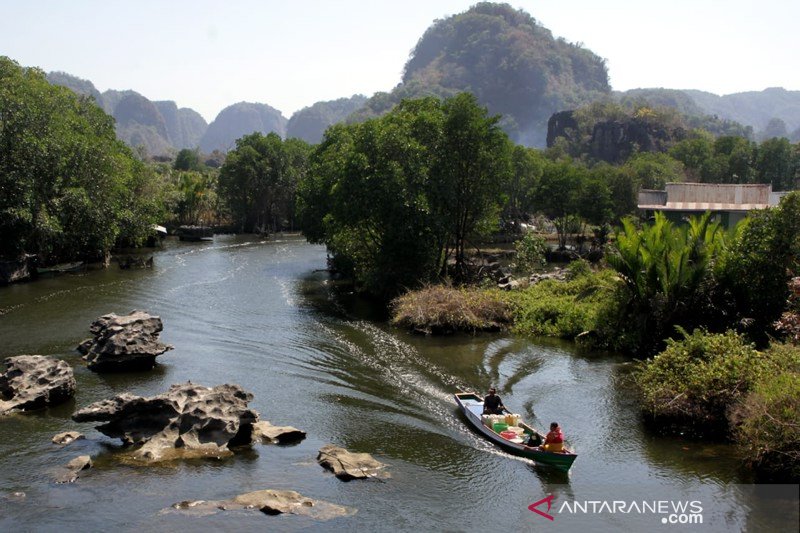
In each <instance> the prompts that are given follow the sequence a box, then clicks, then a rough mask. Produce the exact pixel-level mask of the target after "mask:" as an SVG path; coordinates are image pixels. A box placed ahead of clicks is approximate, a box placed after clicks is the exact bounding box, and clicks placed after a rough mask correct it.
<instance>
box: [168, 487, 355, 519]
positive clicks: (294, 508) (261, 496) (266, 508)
mask: <svg viewBox="0 0 800 533" xmlns="http://www.w3.org/2000/svg"><path fill="white" fill-rule="evenodd" d="M236 509H258V510H260V511H261V512H262V513H264V514H268V515H277V514H296V515H304V516H310V517H311V518H315V519H317V520H330V519H331V518H337V517H341V516H351V515H354V514H355V513H356V510H355V509H352V508H349V507H343V506H341V505H336V504H333V503H328V502H323V501H318V500H312V499H311V498H306V497H305V496H303V495H302V494H299V493H297V492H295V491H293V490H272V489H266V490H258V491H255V492H248V493H246V494H240V495H239V496H236V497H234V498H232V499H230V500H217V501H205V500H195V501H182V502H180V503H176V504H174V505H173V506H172V508H171V509H170V511H173V512H174V511H179V512H183V513H186V514H193V515H200V516H204V515H209V514H214V513H218V512H220V511H231V510H236Z"/></svg>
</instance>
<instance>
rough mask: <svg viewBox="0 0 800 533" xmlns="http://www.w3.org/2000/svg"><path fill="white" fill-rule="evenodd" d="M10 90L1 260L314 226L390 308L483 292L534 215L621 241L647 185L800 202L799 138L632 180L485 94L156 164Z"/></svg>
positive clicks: (699, 141)
mask: <svg viewBox="0 0 800 533" xmlns="http://www.w3.org/2000/svg"><path fill="white" fill-rule="evenodd" d="M0 80H2V92H0V142H2V150H0V190H2V193H3V194H2V197H0V229H1V230H2V234H3V239H2V242H1V243H0V256H2V257H5V258H15V257H17V256H18V255H20V254H22V253H32V254H36V255H38V256H39V257H40V259H41V261H43V262H50V263H52V262H56V261H61V260H64V261H66V260H73V259H85V260H94V259H100V258H102V257H104V256H106V255H107V254H108V252H109V251H110V250H111V249H112V248H113V247H115V246H135V245H139V244H141V243H143V242H144V241H145V240H146V239H147V237H148V236H150V235H151V234H152V229H151V228H152V226H153V224H156V223H158V224H167V225H181V224H204V225H217V226H225V227H227V228H229V229H230V230H233V231H240V232H272V231H281V230H287V229H292V230H293V229H301V230H302V231H303V232H304V233H305V234H306V235H307V236H308V238H309V239H310V240H311V241H312V242H320V243H324V244H326V245H327V246H328V248H329V250H330V251H331V252H332V254H333V256H334V261H335V263H336V267H337V268H338V269H340V270H342V271H343V272H345V273H347V274H350V275H352V277H353V278H354V279H356V281H357V282H358V283H359V285H360V286H361V287H362V288H363V289H365V290H367V291H372V292H378V293H384V294H389V293H392V292H396V291H397V290H400V289H401V288H404V287H411V286H415V285H418V284H419V283H422V282H425V281H431V280H435V279H438V278H440V277H450V278H454V279H458V278H465V277H467V276H468V275H469V272H468V268H467V261H466V257H467V255H468V252H469V249H470V248H474V247H476V246H478V245H479V242H480V237H481V235H485V234H487V233H490V232H493V231H498V230H500V228H504V229H505V230H506V231H514V230H516V229H517V228H518V227H519V223H520V222H523V221H528V220H529V219H531V217H532V216H533V215H535V214H544V215H546V216H547V217H548V218H550V219H551V220H552V221H553V225H554V227H555V231H556V233H557V234H558V240H559V245H560V246H561V247H565V246H566V245H567V239H568V237H569V236H570V235H573V234H581V235H582V234H584V233H585V232H586V230H587V228H588V227H594V228H604V227H605V230H602V231H600V233H601V234H607V233H608V226H609V225H613V224H616V223H618V222H619V221H620V220H621V219H622V217H624V216H626V215H628V214H631V213H634V212H635V210H636V203H637V192H638V190H639V189H641V188H655V189H658V188H663V186H664V184H665V183H667V182H669V181H684V180H701V181H714V182H725V181H731V180H736V181H742V182H753V181H766V182H769V183H772V184H773V187H774V188H775V189H789V188H794V187H795V186H796V183H797V175H798V168H799V166H798V165H800V163H798V161H800V157H798V153H799V151H798V146H797V145H792V144H790V143H788V141H786V140H785V139H769V140H767V141H764V142H763V143H761V144H760V145H756V144H755V143H752V142H750V141H748V140H747V139H744V138H739V137H719V138H716V139H715V138H713V137H711V136H710V135H708V134H706V133H703V132H702V131H696V132H693V133H691V134H690V135H689V136H688V137H687V138H685V139H684V140H682V141H680V142H678V143H675V144H674V145H673V146H672V147H671V148H670V150H669V151H668V152H666V153H649V152H637V153H634V154H632V155H631V156H630V157H629V158H628V159H627V160H626V161H624V162H623V163H622V164H617V165H612V164H609V163H604V162H594V161H590V160H587V159H586V158H583V157H580V156H574V155H572V154H570V153H569V152H568V151H567V150H565V149H564V147H563V146H558V145H557V146H554V147H553V148H550V149H548V150H546V151H542V150H536V149H531V148H526V147H523V146H519V145H514V144H513V143H512V142H511V141H510V140H509V138H508V137H507V136H506V135H505V134H504V133H503V131H502V130H501V128H500V124H501V120H502V119H501V117H496V116H491V115H489V114H488V112H487V111H486V109H485V108H483V107H482V106H480V105H478V104H477V101H476V99H475V98H474V97H473V96H471V95H468V94H459V95H456V96H454V97H451V98H448V99H445V100H439V99H436V98H422V99H416V100H406V101H403V102H402V103H401V104H399V105H398V106H396V107H395V108H394V109H393V110H392V111H390V112H389V113H387V114H385V115H383V116H382V117H379V118H374V119H370V120H367V121H364V122H362V123H359V124H339V125H335V126H332V127H331V128H329V129H328V130H327V132H326V134H325V137H324V139H323V140H322V142H321V143H320V144H319V145H315V146H311V145H308V144H306V143H304V142H303V141H300V140H297V139H288V140H282V139H281V138H280V137H279V136H278V135H276V134H268V135H263V134H260V133H254V134H251V135H247V136H244V137H242V138H241V139H239V140H238V141H237V143H236V147H235V149H234V150H232V151H230V152H229V153H228V154H221V153H214V154H210V155H208V156H204V155H203V154H200V152H199V151H198V150H196V149H195V150H182V151H180V152H179V153H178V154H177V156H176V158H175V160H174V162H172V161H164V160H158V161H143V160H142V159H143V157H142V154H140V153H137V152H136V151H131V150H130V149H128V148H126V147H125V146H124V145H123V144H121V143H119V142H118V141H117V139H116V138H115V136H114V124H113V119H112V118H111V117H109V116H108V115H106V114H105V113H103V112H102V111H101V110H100V109H99V108H98V107H96V106H95V105H94V104H93V102H92V101H91V99H89V98H86V97H79V96H76V95H75V94H74V93H72V92H70V91H68V90H66V89H64V88H61V87H56V86H53V85H50V84H49V83H48V82H47V80H46V78H45V76H44V74H43V73H42V72H41V71H39V70H37V69H27V68H22V67H20V66H19V65H17V64H16V63H15V62H13V61H11V60H10V59H7V58H2V60H0Z"/></svg>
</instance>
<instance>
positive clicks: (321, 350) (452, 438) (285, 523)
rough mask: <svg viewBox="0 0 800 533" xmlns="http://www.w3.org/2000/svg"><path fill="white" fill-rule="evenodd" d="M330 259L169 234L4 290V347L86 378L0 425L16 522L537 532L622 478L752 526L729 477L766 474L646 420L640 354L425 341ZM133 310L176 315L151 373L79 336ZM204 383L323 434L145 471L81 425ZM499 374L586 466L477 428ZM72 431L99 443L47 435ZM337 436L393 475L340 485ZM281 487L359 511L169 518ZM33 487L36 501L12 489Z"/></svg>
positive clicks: (581, 522)
mask: <svg viewBox="0 0 800 533" xmlns="http://www.w3.org/2000/svg"><path fill="white" fill-rule="evenodd" d="M324 265H325V251H324V249H322V248H320V247H317V246H311V245H308V244H305V243H304V242H302V241H300V240H297V239H290V238H284V239H278V240H277V242H262V241H259V240H257V239H254V238H247V237H232V236H226V237H217V238H216V239H215V242H214V243H210V244H197V243H193V244H187V243H179V242H168V243H167V246H166V247H165V249H164V250H162V251H159V252H157V253H156V254H155V267H154V268H153V269H152V270H146V271H119V270H115V269H113V268H112V269H109V270H104V271H95V272H87V273H83V274H80V275H65V276H60V277H56V278H52V279H46V280H42V281H39V282H36V283H29V284H23V285H16V286H12V287H6V288H0V339H1V340H2V342H0V356H9V355H16V354H21V353H41V354H47V355H54V356H57V357H61V358H63V359H65V360H67V361H68V362H69V363H70V364H72V365H73V367H74V368H75V372H76V379H77V381H78V393H77V396H76V398H75V400H74V402H72V403H70V404H67V405H64V406H60V407H57V408H54V409H51V410H48V411H45V412H41V413H35V414H29V415H14V416H11V417H6V418H4V419H0V457H3V460H2V462H0V480H2V488H0V529H2V530H11V529H12V528H15V529H18V527H19V525H21V524H25V526H26V527H28V528H31V529H37V530H40V529H63V528H69V529H88V530H98V529H104V530H105V529H121V530H133V529H136V530H140V529H142V528H144V529H145V530H148V531H149V530H158V531H166V530H175V529H177V530H188V529H201V530H212V529H221V528H222V529H225V530H226V531H229V530H242V531H245V530H252V529H254V528H259V529H263V528H267V527H276V528H279V529H281V530H290V531H292V530H300V529H309V528H311V529H321V530H325V531H331V530H334V531H335V530H343V531H344V530H352V529H353V528H354V527H360V528H363V529H365V530H370V531H372V530H386V529H402V530H408V529H421V528H424V529H426V530H429V529H436V530H440V529H446V530H476V529H488V528H496V529H520V528H522V529H528V528H531V527H535V525H536V524H537V520H539V519H540V518H538V517H537V516H536V515H534V514H533V513H531V512H530V511H528V509H527V506H528V505H530V504H531V503H532V502H534V501H537V500H539V499H541V498H542V497H543V496H544V495H545V494H548V493H555V494H558V495H559V497H560V498H561V499H570V498H572V499H576V498H584V499H586V498H598V497H600V496H601V495H600V494H597V492H598V491H602V490H604V489H601V488H599V487H604V486H608V485H610V484H613V485H615V486H622V487H634V488H637V490H638V491H639V492H640V493H646V494H648V495H650V496H651V497H658V496H659V494H660V493H662V492H663V493H664V494H667V493H672V492H681V491H688V490H691V491H694V492H696V493H697V494H699V497H702V498H704V499H706V500H708V501H709V502H711V501H716V502H717V503H715V505H718V506H721V507H720V508H721V509H722V510H721V511H719V512H720V513H723V514H725V516H727V517H728V518H726V522H725V524H726V527H732V528H733V529H742V528H745V527H746V526H747V524H748V520H752V518H751V517H750V515H751V514H752V513H749V512H748V511H747V510H746V509H747V508H748V507H747V506H742V505H740V504H742V500H743V498H744V496H743V495H742V491H741V490H740V489H739V488H737V487H734V486H733V485H731V484H732V483H741V482H747V481H749V478H747V477H746V476H744V474H743V472H742V471H741V468H740V463H739V461H738V459H737V457H736V454H735V450H734V449H733V448H732V447H730V446H726V445H709V444H705V445H699V444H696V443H688V444H687V442H685V441H682V440H681V439H677V438H664V437H656V436H654V435H651V434H649V433H648V432H647V431H645V429H644V428H643V427H642V424H641V421H640V418H639V414H638V410H637V409H638V406H637V405H636V404H635V402H634V400H633V399H632V396H631V395H630V391H628V390H626V389H625V388H624V387H623V386H621V385H620V384H619V383H618V382H619V381H620V377H621V376H622V375H624V374H625V372H626V368H627V367H626V365H625V361H624V359H622V358H619V357H615V356H613V355H610V354H594V353H583V352H579V351H576V350H575V348H574V347H573V346H572V345H570V344H565V343H562V342H558V341H543V342H531V341H529V340H526V339H521V338H515V337H511V336H506V335H496V334H492V335H488V334H487V335H477V336H469V335H456V336H452V337H446V338H442V337H420V336H414V335H410V334H407V333H405V332H402V331H398V330H395V329H392V328H389V327H387V326H386V325H385V323H384V322H383V321H382V320H381V319H382V318H385V317H382V316H381V313H376V312H375V309H374V307H371V306H370V305H369V304H368V303H366V302H363V301H361V300H359V299H357V298H355V297H354V296H353V295H351V294H347V293H346V291H347V288H346V286H343V285H341V284H337V283H333V282H330V281H329V280H327V278H326V275H325V274H324V273H320V272H315V270H316V269H319V268H322V267H324ZM132 309H145V310H147V311H149V312H152V313H155V314H158V315H160V316H161V317H162V319H163V321H164V332H163V333H162V339H163V340H164V342H167V343H170V344H173V345H174V346H175V349H174V350H173V351H170V352H167V353H166V354H164V355H163V356H161V357H160V358H159V361H160V364H159V365H158V366H157V367H156V369H155V370H153V371H152V372H144V373H135V374H113V375H97V374H94V373H92V372H89V371H88V370H86V368H85V367H84V366H83V364H82V362H81V360H80V357H79V356H78V355H77V353H76V352H74V351H73V348H74V346H75V345H77V343H78V342H80V341H81V340H82V339H83V338H85V337H86V336H88V326H89V324H90V323H91V321H92V320H94V319H95V318H96V317H97V316H100V315H102V314H105V313H108V312H112V311H113V312H118V313H123V312H128V311H130V310H132ZM376 319H377V320H376ZM187 380H191V381H194V382H197V383H201V384H205V385H215V384H219V383H224V382H235V383H239V384H240V385H242V386H243V387H245V388H246V389H248V390H250V391H251V392H253V394H254V396H255V399H254V401H253V402H252V404H251V406H252V407H253V408H254V409H256V410H258V411H259V412H261V413H262V418H263V419H266V420H270V421H271V422H273V423H276V424H291V425H294V426H297V427H299V428H301V429H303V430H305V431H307V432H308V435H309V436H308V438H307V439H306V440H304V441H303V442H301V443H300V444H298V445H296V446H292V447H278V446H256V447H254V448H253V449H252V451H248V452H245V453H240V454H237V455H236V456H235V457H232V458H228V459H224V460H221V461H186V462H179V463H174V464H167V465H163V466H159V467H142V466H134V465H130V464H127V463H125V462H120V459H121V457H122V456H124V453H125V451H124V450H123V449H121V448H120V446H119V442H118V441H114V440H112V439H108V438H106V437H104V436H102V435H101V434H100V433H99V432H97V431H96V430H94V429H93V428H92V427H91V426H90V425H87V424H76V423H74V422H72V421H71V420H70V418H69V416H70V414H71V413H72V412H73V411H74V409H76V408H80V407H82V406H85V405H87V404H89V403H91V402H93V401H97V400H100V399H103V398H107V397H110V396H112V395H114V394H118V393H121V392H124V391H130V392H132V393H135V394H143V395H150V394H157V393H159V392H162V391H164V390H165V389H166V388H167V387H168V386H169V385H171V384H173V383H178V382H183V381H187ZM490 385H495V386H497V388H498V391H499V392H500V394H501V395H502V397H503V400H504V402H505V404H506V405H508V406H509V407H511V408H512V409H513V410H514V411H517V412H520V413H521V414H522V415H523V416H524V417H525V418H526V419H529V420H532V421H533V422H534V424H535V425H536V426H538V427H540V428H542V427H545V426H546V425H547V424H549V422H551V421H553V420H557V421H558V422H559V423H560V424H561V425H562V426H563V427H564V430H565V432H566V436H567V439H568V441H569V442H570V444H571V445H572V446H573V447H574V448H575V449H576V451H577V453H578V454H579V457H578V460H577V461H576V462H575V464H574V466H573V468H572V471H571V472H570V474H565V473H562V472H559V471H556V470H552V469H549V468H547V467H542V466H538V465H533V464H532V463H531V462H530V461H526V460H524V459H520V458H517V457H513V456H510V455H508V454H506V453H505V452H503V451H502V450H500V449H498V448H497V447H495V446H494V445H492V444H491V443H490V442H488V441H486V440H485V439H483V438H482V437H481V436H479V435H477V434H476V433H474V432H473V431H471V430H470V428H469V427H468V426H467V425H466V424H465V423H464V421H463V419H462V418H461V417H460V416H459V414H458V412H457V410H456V408H455V403H454V402H453V400H452V394H453V392H455V391H457V390H475V391H478V392H482V391H484V390H486V389H487V388H488V387H489V386H490ZM68 429H78V430H80V431H82V432H84V433H86V435H87V440H85V441H78V442H76V443H74V444H72V445H70V446H67V447H65V448H57V447H55V446H54V445H53V444H51V443H50V438H51V437H52V435H54V434H55V433H58V432H61V431H65V430H68ZM329 442H331V443H335V444H338V445H341V446H345V447H347V448H349V449H352V450H354V451H364V452H369V453H372V454H373V455H375V456H376V457H377V458H378V459H379V460H381V461H383V462H386V463H387V464H388V465H389V467H388V469H389V471H390V472H391V474H392V479H391V480H389V481H388V482H387V483H379V482H364V483H355V482H352V483H342V482H339V481H338V480H336V479H335V478H333V476H331V475H330V474H328V473H326V472H324V471H323V470H322V469H321V468H320V467H319V465H317V463H316V461H315V458H316V452H317V450H319V448H320V447H322V446H323V445H324V444H326V443H329ZM84 453H86V454H90V455H92V457H93V458H94V460H95V467H94V468H93V469H92V470H89V471H88V472H86V473H85V475H84V476H83V477H82V478H81V479H80V480H79V481H78V482H77V483H76V484H74V485H71V486H63V485H55V484H53V483H52V481H51V474H50V473H51V472H52V471H53V470H54V469H55V468H57V467H58V466H59V465H62V464H64V463H66V462H67V461H69V460H70V459H71V458H73V457H75V456H76V455H80V454H84ZM264 488H277V489H292V490H297V491H299V492H301V493H303V494H306V495H308V496H311V497H314V498H319V499H322V500H326V501H330V502H333V503H337V504H340V505H347V506H351V507H355V508H357V509H358V510H359V511H358V513H357V514H356V515H355V516H354V517H348V518H342V519H337V520H334V521H332V522H324V523H320V524H316V523H314V522H313V521H311V520H310V519H308V518H304V517H265V516H262V515H261V514H260V513H246V512H242V513H238V514H236V515H235V516H234V515H227V516H226V515H225V514H224V513H222V514H219V515H213V516H209V517H202V518H196V517H189V516H183V515H172V514H160V511H161V510H162V509H164V508H166V507H168V506H169V505H170V504H172V503H175V502H177V501H180V500H185V499H204V500H211V499H214V500H217V499H226V498H230V497H232V496H233V495H235V494H239V493H243V492H248V491H253V490H260V489H264ZM16 491H23V492H25V493H26V496H25V497H24V498H21V499H20V498H18V497H14V498H12V497H11V496H9V495H10V494H11V493H13V492H16ZM756 508H758V509H760V507H758V505H756ZM762 514H763V513H762ZM570 518H571V520H570V522H569V524H568V525H569V526H570V527H572V526H575V527H582V528H587V527H591V528H592V529H593V530H594V529H597V528H598V527H600V528H601V529H603V528H606V529H608V528H612V527H615V528H616V527H622V528H625V527H626V523H625V522H624V520H623V521H622V522H620V518H619V517H610V516H600V517H598V516H587V517H570ZM759 523H761V522H759ZM631 524H633V523H632V522H631V523H630V524H627V526H630V525H631ZM644 525H645V526H647V524H646V523H645V524H644Z"/></svg>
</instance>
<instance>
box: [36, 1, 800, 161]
mask: <svg viewBox="0 0 800 533" xmlns="http://www.w3.org/2000/svg"><path fill="white" fill-rule="evenodd" d="M48 79H49V80H50V82H51V83H54V84H58V85H63V86H66V87H68V88H70V89H71V90H73V91H75V92H76V93H79V94H85V95H89V96H91V97H93V98H94V99H95V101H96V102H97V104H98V105H99V106H100V107H102V108H103V109H104V110H105V111H106V112H107V113H109V114H110V115H112V116H113V117H114V118H115V119H116V121H117V135H118V137H119V138H120V139H122V140H123V141H125V142H126V143H128V144H129V145H131V146H134V147H136V146H144V147H145V149H146V151H147V153H148V154H150V155H161V154H169V153H174V152H176V151H177V150H180V149H183V148H195V147H200V149H201V150H203V151H205V152H211V151H213V150H215V149H216V150H221V151H227V150H230V149H231V148H233V147H234V145H235V141H236V139H238V138H239V137H241V136H242V135H246V134H249V133H252V132H254V131H258V132H261V133H269V132H276V133H278V134H279V135H281V136H282V137H297V138H300V139H303V140H305V141H307V142H309V143H317V142H319V141H320V140H321V139H322V136H323V134H324V131H325V129H327V128H328V127H329V126H331V125H332V124H336V123H338V122H345V121H346V122H359V121H363V120H367V119H369V118H372V117H376V116H379V115H382V114H383V113H386V112H387V111H389V110H390V109H391V108H392V107H394V106H395V105H396V104H397V103H399V102H400V100H402V99H404V98H418V97H421V96H429V95H433V96H436V97H440V98H444V97H448V96H452V95H454V94H456V93H459V92H462V91H469V92H472V93H473V94H475V96H476V97H477V98H478V101H479V102H480V103H481V104H482V105H485V106H486V107H487V108H488V109H489V111H490V113H497V114H501V115H502V119H501V122H500V125H501V126H502V127H503V128H504V129H505V131H506V132H508V133H509V135H510V136H511V138H512V139H513V140H514V141H515V142H518V143H520V144H525V145H528V146H538V147H544V146H545V145H546V136H547V123H548V120H549V119H550V117H551V116H553V115H554V114H555V113H558V112H560V111H564V110H570V109H578V108H580V107H581V106H584V105H586V104H590V103H592V102H595V101H598V100H601V99H604V98H608V97H609V96H612V97H614V98H616V99H618V100H620V101H624V100H626V99H645V100H647V101H648V102H650V103H652V104H653V105H657V106H665V107H672V108H675V109H677V110H678V111H679V112H681V113H682V114H684V115H686V116H689V117H700V116H701V115H708V116H710V117H711V118H712V119H714V118H715V117H716V118H718V119H724V120H719V121H718V122H717V123H716V124H712V123H711V122H709V121H708V120H706V121H705V122H702V123H701V122H698V124H700V125H706V124H711V125H714V126H716V127H717V128H718V131H715V132H714V133H716V134H718V135H719V134H735V132H736V128H735V127H733V128H730V127H729V126H730V125H729V124H725V123H724V122H725V121H734V122H738V123H740V124H742V125H744V126H750V127H751V128H752V135H751V134H748V135H750V136H751V137H755V138H764V137H769V136H786V137H788V138H789V139H790V140H792V141H794V142H798V141H800V91H788V90H786V89H782V88H769V89H765V90H763V91H750V92H743V93H736V94H729V95H725V96H718V95H715V94H712V93H709V92H704V91H698V90H691V89H687V90H676V89H657V88H652V89H634V90H630V91H625V92H614V93H612V92H611V87H610V86H609V82H608V72H607V69H606V65H605V60H604V59H602V58H600V57H599V56H597V55H596V54H594V53H593V52H592V51H591V50H588V49H586V48H584V47H583V46H582V45H579V44H572V43H569V42H567V41H565V40H564V39H562V38H555V37H554V36H553V35H552V33H551V32H550V30H548V29H547V28H545V27H543V26H542V25H541V24H540V23H539V22H537V21H536V19H534V18H533V17H532V16H531V15H529V14H528V13H526V12H525V11H523V10H518V9H514V8H513V7H511V6H510V5H508V4H497V3H492V2H480V3H477V4H476V5H474V6H473V7H471V8H470V9H468V10H467V11H465V12H463V13H459V14H456V15H452V16H449V17H446V18H443V19H440V20H436V21H434V22H433V23H432V24H431V26H430V27H429V28H428V29H427V30H426V31H425V33H424V34H423V35H422V36H421V37H420V39H419V41H418V42H417V44H416V46H415V47H414V49H413V51H412V53H411V54H410V57H409V59H408V61H407V63H406V65H405V67H404V70H403V76H402V79H401V80H400V83H398V85H397V86H396V87H395V88H394V89H392V90H391V91H389V92H378V93H375V94H374V95H372V96H371V97H369V98H367V97H365V96H362V95H354V96H351V97H350V98H339V99H336V100H330V101H324V102H316V103H314V104H313V105H311V106H308V107H305V108H303V109H301V110H299V111H297V112H296V113H294V114H293V115H292V117H291V118H290V119H287V118H286V117H284V116H283V114H282V113H281V112H280V111H279V110H277V109H275V108H273V107H271V106H269V105H267V104H264V103H247V102H239V103H237V104H233V105H231V106H228V107H226V108H225V109H223V110H222V111H220V113H219V114H218V115H217V117H216V118H215V119H214V121H212V123H211V124H208V123H206V121H205V119H203V117H202V116H200V114H199V113H197V112H196V111H194V110H192V109H188V108H179V107H178V106H177V104H176V103H175V102H172V101H150V100H148V99H147V98H146V97H144V96H143V95H141V94H139V93H137V92H135V91H132V90H124V91H115V90H108V91H105V92H103V93H100V92H99V91H98V90H97V88H96V87H95V86H94V85H93V84H92V82H90V81H88V80H83V79H80V78H77V77H75V76H72V75H70V74H67V73H64V72H51V73H50V74H48ZM689 126H691V127H696V126H694V125H692V124H689ZM739 129H740V130H742V129H741V128H739Z"/></svg>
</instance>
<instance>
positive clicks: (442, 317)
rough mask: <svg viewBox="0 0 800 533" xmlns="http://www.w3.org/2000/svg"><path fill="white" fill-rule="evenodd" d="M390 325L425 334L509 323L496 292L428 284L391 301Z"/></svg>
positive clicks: (505, 306) (507, 312)
mask: <svg viewBox="0 0 800 533" xmlns="http://www.w3.org/2000/svg"><path fill="white" fill-rule="evenodd" d="M392 316H393V318H392V323H393V324H395V325H397V326H401V327H408V328H411V329H413V330H415V331H419V332H424V333H448V332H453V331H471V332H474V331H492V330H498V329H502V328H503V327H505V326H506V325H508V324H509V323H510V322H511V319H512V316H511V309H510V307H509V306H508V304H507V303H506V302H505V301H504V299H503V298H502V297H501V294H500V292H499V291H492V290H481V289H473V288H453V287H446V286H442V285H431V286H428V287H425V288H423V289H420V290H417V291H412V292H409V293H406V294H404V295H403V296H400V297H398V298H396V299H395V300H394V301H393V302H392Z"/></svg>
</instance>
